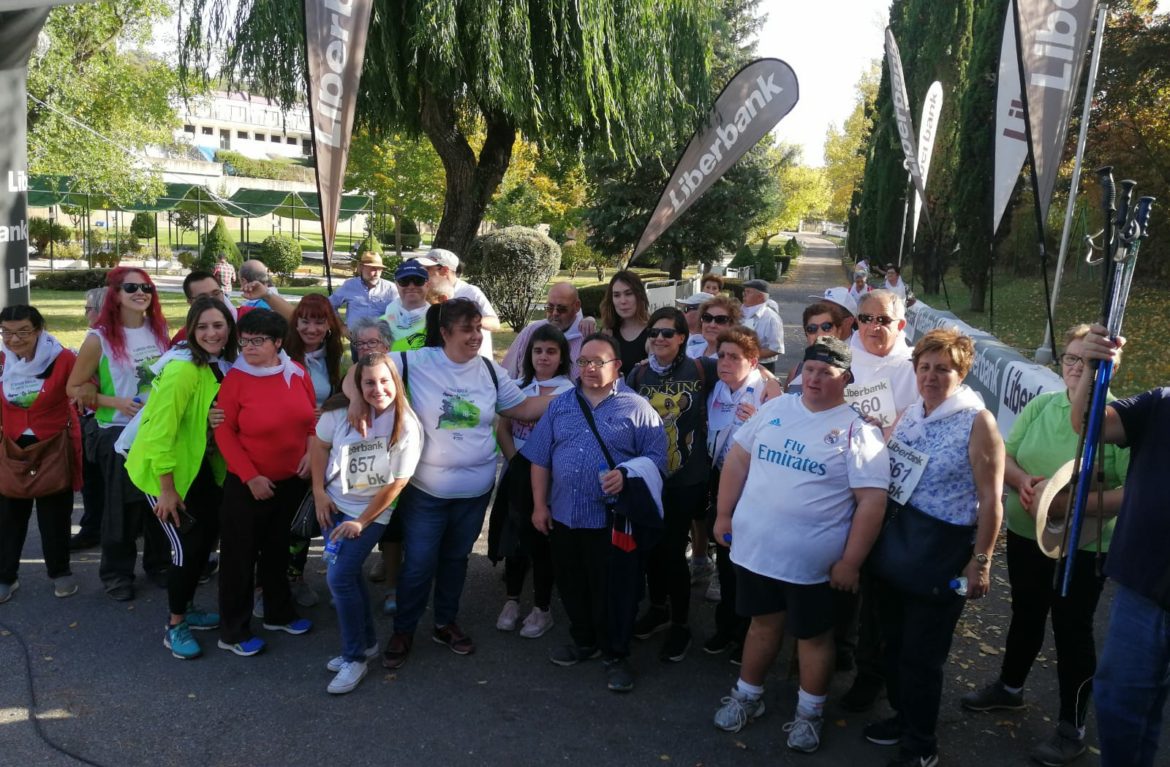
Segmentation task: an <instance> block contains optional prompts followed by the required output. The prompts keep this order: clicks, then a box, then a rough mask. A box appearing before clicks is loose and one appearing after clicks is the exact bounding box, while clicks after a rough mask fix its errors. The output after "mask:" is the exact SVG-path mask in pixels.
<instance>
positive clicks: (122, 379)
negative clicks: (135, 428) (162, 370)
mask: <svg viewBox="0 0 1170 767" xmlns="http://www.w3.org/2000/svg"><path fill="white" fill-rule="evenodd" d="M123 332H124V333H125V336H126V353H127V354H128V355H129V357H130V359H129V361H119V360H116V359H115V358H114V352H113V349H112V348H111V347H110V344H109V342H108V341H107V340H106V336H105V333H104V332H103V331H101V330H98V329H96V328H91V329H90V331H89V333H88V334H87V335H95V336H97V337H98V340H100V341H101V344H102V357H101V360H100V361H99V362H98V371H97V372H98V392H99V393H101V394H104V395H106V396H107V397H126V398H130V399H133V398H134V397H138V399H140V400H142V402H143V404H145V403H146V400H147V399H148V398H149V397H150V390H151V383H152V382H153V381H154V378H155V372H154V371H153V370H151V366H152V365H153V364H154V363H155V362H157V361H158V359H159V357H161V356H162V355H163V352H165V351H166V347H167V342H166V340H165V339H164V340H163V341H159V339H157V338H155V337H154V332H153V331H152V330H151V329H150V326H149V325H143V326H142V327H140V328H123ZM96 418H97V422H98V425H99V426H101V427H102V428H107V427H110V426H125V425H126V424H127V423H129V421H130V419H129V418H128V417H127V416H126V415H125V414H123V413H122V411H120V410H116V409H115V408H112V407H99V408H98V409H97V416H96Z"/></svg>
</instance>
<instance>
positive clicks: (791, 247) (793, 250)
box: [784, 237, 804, 258]
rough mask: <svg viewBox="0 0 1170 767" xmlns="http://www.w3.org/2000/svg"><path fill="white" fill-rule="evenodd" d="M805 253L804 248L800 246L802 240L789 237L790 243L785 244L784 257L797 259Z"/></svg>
mask: <svg viewBox="0 0 1170 767" xmlns="http://www.w3.org/2000/svg"><path fill="white" fill-rule="evenodd" d="M803 252H804V248H803V247H802V246H801V244H800V240H798V239H796V238H795V237H789V238H788V242H786V243H784V255H786V256H791V257H792V258H796V257H797V256H799V255H800V254H801V253H803Z"/></svg>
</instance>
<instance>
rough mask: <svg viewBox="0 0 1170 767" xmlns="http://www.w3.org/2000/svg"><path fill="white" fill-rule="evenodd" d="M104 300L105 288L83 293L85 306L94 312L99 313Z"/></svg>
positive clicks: (91, 289)
mask: <svg viewBox="0 0 1170 767" xmlns="http://www.w3.org/2000/svg"><path fill="white" fill-rule="evenodd" d="M105 300H106V289H105V288H90V289H89V290H87V291H85V305H86V306H92V307H93V310H94V311H95V312H101V310H102V304H103V303H104V302H105Z"/></svg>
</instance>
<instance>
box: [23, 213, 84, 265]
mask: <svg viewBox="0 0 1170 767" xmlns="http://www.w3.org/2000/svg"><path fill="white" fill-rule="evenodd" d="M28 239H29V241H30V242H31V243H32V245H33V247H35V248H36V249H37V252H38V253H41V254H44V253H47V252H48V250H49V243H50V242H62V243H64V242H69V241H70V240H71V239H73V230H72V229H71V228H70V227H67V226H65V225H64V224H62V223H59V222H57V221H50V220H49V219H47V218H41V217H40V216H33V217H32V218H30V219H29V220H28ZM54 250H56V248H54ZM41 257H42V258H44V257H46V256H44V255H42V256H41ZM54 257H55V256H54Z"/></svg>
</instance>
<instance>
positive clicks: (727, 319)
mask: <svg viewBox="0 0 1170 767" xmlns="http://www.w3.org/2000/svg"><path fill="white" fill-rule="evenodd" d="M699 319H701V320H702V321H703V322H714V323H715V324H716V325H730V324H731V316H730V315H727V314H704V315H702V316H701V317H699Z"/></svg>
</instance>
